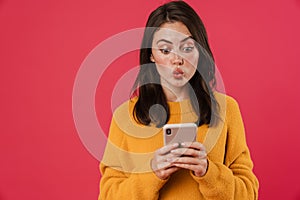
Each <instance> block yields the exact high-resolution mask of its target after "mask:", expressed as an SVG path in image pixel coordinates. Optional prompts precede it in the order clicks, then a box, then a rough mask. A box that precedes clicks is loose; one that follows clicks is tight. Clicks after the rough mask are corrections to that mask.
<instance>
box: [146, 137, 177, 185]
mask: <svg viewBox="0 0 300 200" xmlns="http://www.w3.org/2000/svg"><path fill="white" fill-rule="evenodd" d="M178 147H179V144H178V143H174V144H169V145H166V146H164V147H162V148H160V149H158V150H157V151H156V152H155V153H154V157H153V159H152V160H151V168H152V170H153V171H154V173H155V174H156V176H157V177H158V178H160V179H167V178H168V177H169V176H170V175H171V174H173V173H174V172H176V171H177V170H179V169H180V168H179V167H176V166H174V165H172V163H171V161H173V160H175V159H176V158H177V159H178V156H176V155H175V154H172V153H170V152H171V151H173V150H175V149H176V148H178Z"/></svg>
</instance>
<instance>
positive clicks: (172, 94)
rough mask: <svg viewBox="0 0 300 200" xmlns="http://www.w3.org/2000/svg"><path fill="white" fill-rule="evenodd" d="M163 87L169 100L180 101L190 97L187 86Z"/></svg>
mask: <svg viewBox="0 0 300 200" xmlns="http://www.w3.org/2000/svg"><path fill="white" fill-rule="evenodd" d="M162 87H163V91H164V93H165V95H166V98H167V101H173V102H178V101H182V100H184V99H188V98H189V92H188V88H187V86H184V87H180V88H178V87H172V88H170V87H165V86H162Z"/></svg>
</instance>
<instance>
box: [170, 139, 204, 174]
mask: <svg viewBox="0 0 300 200" xmlns="http://www.w3.org/2000/svg"><path fill="white" fill-rule="evenodd" d="M170 154H173V155H174V156H173V158H172V159H173V160H172V161H171V165H173V166H176V167H180V168H184V169H189V170H192V171H193V173H194V175H195V176H198V177H200V176H204V175H205V174H206V171H207V167H208V161H207V154H206V149H205V147H204V145H203V144H201V143H199V142H192V143H188V142H187V143H182V144H180V148H177V149H173V150H171V153H170Z"/></svg>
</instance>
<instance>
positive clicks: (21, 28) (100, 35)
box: [0, 0, 300, 200]
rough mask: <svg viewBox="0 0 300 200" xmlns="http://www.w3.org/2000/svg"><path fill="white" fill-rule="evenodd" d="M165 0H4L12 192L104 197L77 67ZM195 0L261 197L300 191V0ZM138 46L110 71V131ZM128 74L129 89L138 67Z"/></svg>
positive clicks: (0, 161) (104, 94)
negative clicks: (77, 98) (80, 121)
mask: <svg viewBox="0 0 300 200" xmlns="http://www.w3.org/2000/svg"><path fill="white" fill-rule="evenodd" d="M161 3H164V1H160V0H142V1H141V0H128V1H116V0H111V1H100V0H98V1H96V0H88V1H86V0H84V1H83V0H75V1H67V0H61V1H50V0H43V1H39V0H28V1H21V0H15V1H13V0H10V1H9V0H0V66H1V72H0V76H1V77H0V82H1V84H0V85H1V87H0V88H1V89H0V94H1V104H0V114H1V122H0V128H1V138H0V180H1V181H0V199H1V200H16V199H26V200H27V199H28V200H29V199H30V200H32V199H44V200H53V199H59V200H60V199H61V200H65V199H72V200H82V199H97V195H98V192H99V187H98V184H99V180H100V173H99V170H98V164H99V161H98V160H97V159H96V158H95V157H94V156H93V155H91V154H90V151H89V150H88V149H87V148H86V146H84V145H83V143H82V141H81V139H80V137H79V134H78V131H77V129H76V127H75V123H74V119H73V113H72V92H73V87H74V81H75V78H76V74H77V72H78V71H79V69H80V66H81V64H82V62H83V61H84V60H85V58H86V57H87V56H88V55H89V53H90V52H91V51H92V50H93V49H94V48H95V47H96V46H97V45H99V44H101V42H103V41H104V40H106V39H107V38H109V37H111V36H113V35H115V34H118V33H120V32H123V31H126V30H129V29H133V28H139V27H143V26H144V25H145V23H146V20H147V17H148V15H149V14H150V12H151V11H152V10H153V9H155V8H156V7H157V6H158V5H160V4H161ZM187 3H189V4H190V5H191V6H192V7H193V8H194V9H195V10H196V11H197V12H198V13H199V15H200V16H201V18H202V19H203V22H204V24H205V25H206V28H207V31H208V37H209V42H210V44H211V48H212V51H213V53H214V56H215V59H216V64H217V66H218V69H219V70H220V72H221V75H222V78H223V81H224V84H225V89H226V93H227V94H229V95H231V96H233V97H234V98H236V99H237V101H238V102H239V105H240V109H241V112H242V116H243V119H244V123H245V128H246V134H247V142H248V145H249V148H250V150H251V156H252V158H253V161H254V164H255V168H254V171H255V173H256V175H257V176H258V178H259V181H260V190H259V199H262V200H268V199H272V200H273V199H280V200H281V199H285V200H298V199H300V184H299V181H298V180H299V179H300V172H299V164H300V159H299V151H300V144H299V143H300V131H299V128H298V127H299V122H300V120H299V119H300V114H299V113H300V106H299V100H300V99H299V96H300V94H299V92H300V91H299V89H300V83H299V75H300V55H299V52H300V37H299V36H300V26H299V24H300V23H299V22H300V1H299V0H264V1H258V0H254V1H238V0H232V1H224V0H210V1H204V0H189V1H187ZM137 40H138V38H137ZM107 48H109V49H110V50H111V49H113V48H118V45H117V44H114V45H112V46H111V47H110V46H108V47H107ZM137 56H138V52H136V51H133V52H130V53H127V54H126V55H122V56H120V57H118V58H117V59H115V60H114V61H113V62H112V63H111V64H110V65H109V66H107V68H106V70H105V72H104V73H103V74H102V76H101V77H99V82H98V85H97V92H96V95H95V96H94V97H95V102H96V105H95V107H96V112H97V116H98V120H99V124H100V125H101V127H102V128H103V131H104V132H105V134H107V131H108V127H109V123H110V119H111V115H112V109H111V102H112V97H113V95H114V94H113V92H112V91H114V88H115V84H116V83H117V82H118V80H120V79H121V77H122V75H123V74H125V73H127V72H128V70H130V69H132V68H134V67H135V66H137V64H138V58H137ZM101 59H105V58H103V57H101V56H99V61H101ZM127 78H128V84H122V85H124V87H125V89H124V91H127V90H128V88H130V85H131V83H132V81H133V80H134V76H130V77H127ZM126 80H127V79H126ZM122 91H123V90H122ZM119 95H121V96H122V98H121V99H125V97H128V95H129V94H126V93H120V94H119ZM99 134H100V133H99ZM99 144H100V142H99ZM87 146H88V145H87ZM99 148H103V146H101V145H100V147H99Z"/></svg>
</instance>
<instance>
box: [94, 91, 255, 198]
mask: <svg viewBox="0 0 300 200" xmlns="http://www.w3.org/2000/svg"><path fill="white" fill-rule="evenodd" d="M215 96H216V99H217V101H218V103H219V105H220V113H219V115H220V120H219V123H218V124H217V125H216V126H212V127H209V126H208V125H202V126H200V127H199V128H198V135H197V141H199V142H201V143H203V144H204V145H205V147H206V149H207V153H208V170H207V172H206V174H205V175H204V176H203V177H196V176H194V175H193V173H191V172H190V171H188V170H185V169H181V170H179V171H177V172H175V173H174V174H172V175H171V177H170V178H169V179H167V180H161V179H159V178H158V177H157V176H156V175H155V174H154V173H153V172H152V170H151V167H150V160H151V159H152V157H153V153H154V152H155V151H156V150H157V149H158V148H161V147H162V146H163V135H162V129H160V128H156V127H154V126H143V125H140V124H137V123H136V122H135V120H134V119H133V116H132V110H133V106H134V104H135V102H136V99H132V100H129V101H127V102H125V103H124V104H122V105H121V106H120V107H118V108H117V109H116V111H115V112H114V115H113V118H112V122H111V126H110V132H109V138H108V142H107V145H106V149H105V153H104V156H103V159H102V161H101V163H100V170H101V174H102V178H101V181H100V194H99V200H100V199H102V200H127V199H128V200H148V199H149V200H156V199H162V200H177V199H178V200H184V199H188V200H196V199H197V200H201V199H214V200H222V199H224V200H230V199H239V200H240V199H241V200H243V199H251V200H252V199H257V193H258V180H257V178H256V177H255V175H254V174H253V172H252V168H253V163H252V161H251V157H250V154H249V149H248V147H247V144H246V139H245V132H244V126H243V121H242V118H241V114H240V110H239V107H238V104H237V102H236V101H235V100H234V99H233V98H231V97H229V96H225V95H223V94H220V93H215ZM168 104H169V107H170V120H169V121H168V123H184V122H195V121H196V119H197V117H196V115H195V113H194V112H193V109H192V106H191V104H190V102H189V100H184V101H182V102H169V103H168Z"/></svg>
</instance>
